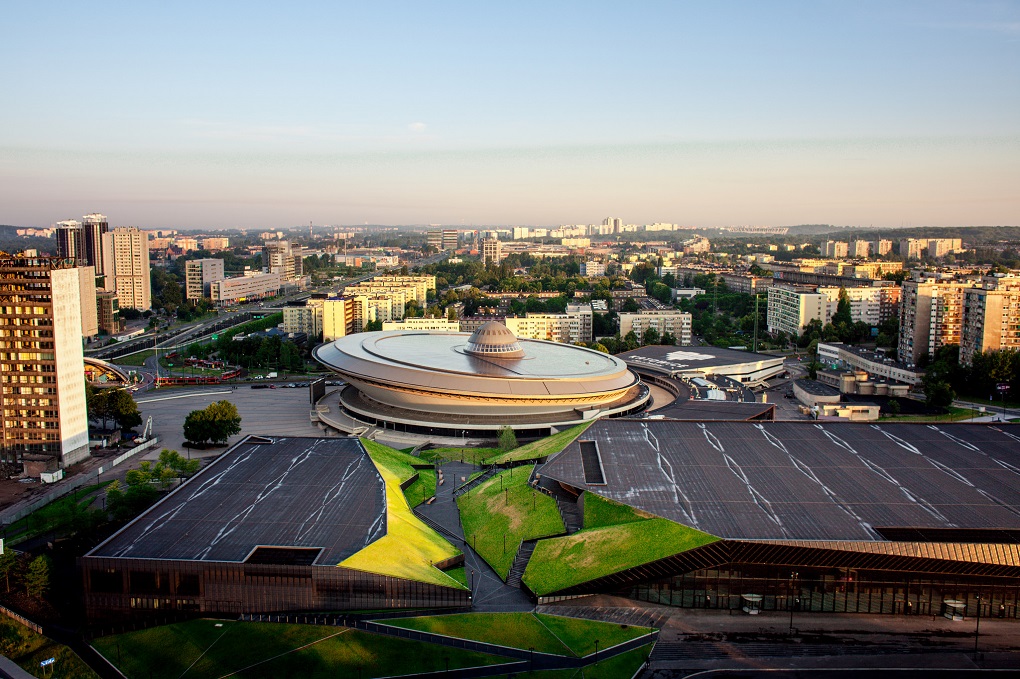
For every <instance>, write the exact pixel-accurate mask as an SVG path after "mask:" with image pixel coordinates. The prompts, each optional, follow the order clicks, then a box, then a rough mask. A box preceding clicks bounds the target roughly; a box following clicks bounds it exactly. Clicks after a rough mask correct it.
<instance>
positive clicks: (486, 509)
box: [457, 465, 565, 580]
mask: <svg viewBox="0 0 1020 679" xmlns="http://www.w3.org/2000/svg"><path fill="white" fill-rule="evenodd" d="M532 469H533V467H532V466H531V465H526V466H521V467H517V468H515V469H512V470H510V469H508V470H505V471H503V472H501V473H499V474H497V475H496V476H493V477H492V478H490V479H488V480H487V481H485V482H484V483H482V484H480V485H478V486H476V487H475V488H473V489H471V490H470V491H469V492H467V493H464V494H463V495H461V496H460V497H459V498H457V507H458V508H459V509H460V522H461V525H462V526H463V527H464V535H465V536H466V537H467V539H468V540H469V541H470V543H471V544H472V546H473V547H474V549H475V551H476V552H478V554H479V555H480V556H481V557H482V558H483V559H485V561H486V562H488V564H489V565H490V566H492V569H493V570H494V571H496V573H498V574H499V576H500V577H501V578H503V579H504V580H505V579H506V576H507V574H508V573H509V572H510V566H512V565H513V561H514V556H516V554H517V547H518V545H519V544H520V542H521V541H522V540H533V539H535V538H541V537H547V536H550V535H560V534H562V533H563V532H564V531H565V529H564V527H563V519H562V517H560V513H559V510H558V509H556V501H555V500H554V499H553V498H551V497H549V496H548V495H545V494H544V493H539V492H538V491H536V490H535V489H533V488H532V487H531V486H529V485H528V476H530V474H531V470H532ZM504 535H505V536H506V539H505V540H504ZM504 544H505V549H504Z"/></svg>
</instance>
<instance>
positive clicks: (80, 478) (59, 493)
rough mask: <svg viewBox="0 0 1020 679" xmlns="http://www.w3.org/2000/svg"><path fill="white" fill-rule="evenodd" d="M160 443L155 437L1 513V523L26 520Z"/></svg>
mask: <svg viewBox="0 0 1020 679" xmlns="http://www.w3.org/2000/svg"><path fill="white" fill-rule="evenodd" d="M158 443H159V438H158V437H155V436H154V437H152V438H151V439H149V440H148V441H146V442H145V443H142V444H139V445H137V446H135V447H134V448H132V449H130V450H128V451H127V452H124V453H121V454H120V455H118V456H117V457H115V458H113V461H112V462H110V463H109V464H104V465H103V466H102V467H99V468H97V469H93V470H91V471H88V472H85V473H83V474H78V475H77V476H73V477H71V478H69V479H64V480H63V481H61V482H60V485H59V486H58V487H56V488H54V489H53V490H51V491H50V492H48V493H46V494H45V495H42V496H40V497H38V498H36V499H35V500H33V501H32V502H29V503H28V504H26V505H23V506H21V507H12V508H10V509H8V510H6V511H3V512H0V523H3V524H7V525H9V524H12V523H14V522H15V521H17V520H19V519H23V518H25V517H26V516H28V515H29V514H31V513H32V512H34V511H35V510H37V509H39V508H40V507H45V506H46V505H48V504H49V503H51V502H53V501H54V500H58V499H60V498H62V497H64V496H65V495H67V494H68V493H71V492H73V491H75V490H77V489H78V488H81V487H82V486H84V485H87V484H89V483H91V482H92V481H94V480H95V479H97V478H99V475H100V474H102V473H103V472H104V471H106V470H108V469H110V468H112V467H116V466H117V465H119V464H121V463H122V462H124V461H125V460H127V459H129V458H131V457H134V456H135V455H137V454H138V453H140V452H142V451H143V450H148V449H149V448H154V447H155V446H156V444H158Z"/></svg>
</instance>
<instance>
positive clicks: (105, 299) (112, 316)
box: [96, 290, 120, 335]
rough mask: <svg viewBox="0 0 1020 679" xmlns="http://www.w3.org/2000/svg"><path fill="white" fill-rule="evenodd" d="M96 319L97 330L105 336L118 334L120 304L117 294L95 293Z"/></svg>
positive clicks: (107, 292)
mask: <svg viewBox="0 0 1020 679" xmlns="http://www.w3.org/2000/svg"><path fill="white" fill-rule="evenodd" d="M96 317H97V319H98V323H99V329H100V330H101V331H102V332H105V333H106V334H107V335H116V334H117V333H118V332H120V304H119V302H118V301H117V293H115V292H110V291H108V290H98V291H97V292H96Z"/></svg>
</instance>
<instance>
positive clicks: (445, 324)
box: [382, 318, 460, 332]
mask: <svg viewBox="0 0 1020 679" xmlns="http://www.w3.org/2000/svg"><path fill="white" fill-rule="evenodd" d="M382 326H383V327H382V329H383V330H427V331H430V332H460V321H451V320H449V319H446V318H405V319H404V320H402V321H387V322H385V323H383V324H382Z"/></svg>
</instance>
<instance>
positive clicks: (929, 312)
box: [897, 281, 974, 365]
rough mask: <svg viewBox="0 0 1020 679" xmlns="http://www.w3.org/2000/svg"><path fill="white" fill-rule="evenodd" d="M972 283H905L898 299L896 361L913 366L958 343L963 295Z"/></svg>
mask: <svg viewBox="0 0 1020 679" xmlns="http://www.w3.org/2000/svg"><path fill="white" fill-rule="evenodd" d="M973 285H974V284H973V283H958V282H944V281H939V282H921V281H904V282H903V293H902V297H901V299H900V339H899V345H898V349H897V356H898V357H899V360H901V361H904V362H905V363H907V364H910V365H913V364H916V363H917V361H918V359H919V358H921V356H924V355H928V356H934V355H935V352H936V351H938V350H939V349H940V348H942V347H944V346H946V345H948V344H959V343H960V339H961V330H962V328H963V296H964V291H965V290H966V289H967V288H970V287H973Z"/></svg>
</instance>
